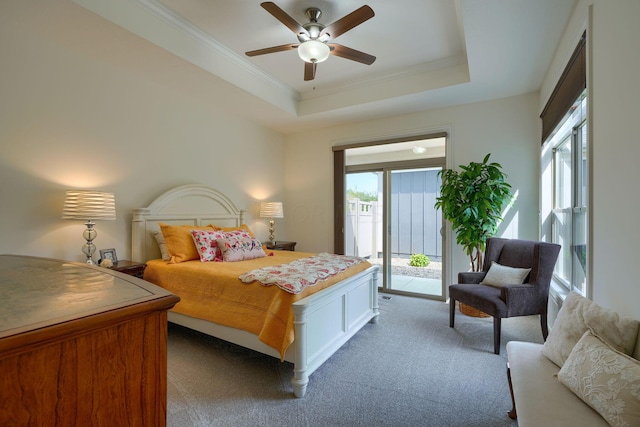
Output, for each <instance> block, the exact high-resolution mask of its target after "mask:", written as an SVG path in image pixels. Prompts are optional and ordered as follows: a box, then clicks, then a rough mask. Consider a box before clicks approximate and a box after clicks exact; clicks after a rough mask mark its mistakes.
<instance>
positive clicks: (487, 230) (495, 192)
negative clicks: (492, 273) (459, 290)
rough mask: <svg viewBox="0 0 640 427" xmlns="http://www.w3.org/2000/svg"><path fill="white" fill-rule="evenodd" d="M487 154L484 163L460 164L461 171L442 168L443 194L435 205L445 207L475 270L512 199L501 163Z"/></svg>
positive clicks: (442, 208)
mask: <svg viewBox="0 0 640 427" xmlns="http://www.w3.org/2000/svg"><path fill="white" fill-rule="evenodd" d="M489 156H491V153H489V154H487V155H486V156H485V158H484V160H483V161H482V163H475V162H471V163H469V165H467V166H460V169H462V171H461V172H457V171H454V170H451V169H443V170H441V171H440V172H439V173H438V175H439V176H440V178H441V180H442V184H441V186H440V196H439V197H437V198H436V204H435V207H436V208H437V209H441V210H442V214H443V215H444V217H445V219H446V220H448V221H449V222H451V226H452V228H453V230H454V231H455V232H456V242H457V243H458V244H459V245H462V246H463V247H464V249H465V251H466V253H467V255H469V258H470V259H471V269H472V271H480V269H481V268H482V262H483V259H482V258H483V253H484V248H485V244H486V242H487V238H488V237H491V236H493V235H494V234H495V233H496V231H497V229H498V224H499V222H500V221H501V220H502V208H503V206H505V204H507V203H509V202H510V199H511V185H509V184H508V183H507V182H506V181H505V178H506V175H505V174H504V173H503V172H502V166H501V165H500V164H499V163H489Z"/></svg>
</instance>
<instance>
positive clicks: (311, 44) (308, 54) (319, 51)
mask: <svg viewBox="0 0 640 427" xmlns="http://www.w3.org/2000/svg"><path fill="white" fill-rule="evenodd" d="M330 52H331V48H330V47H329V46H328V45H327V44H326V43H322V42H319V41H318V40H308V41H306V42H304V43H301V44H300V46H298V55H299V56H300V59H302V60H303V61H305V62H310V63H312V64H313V63H318V62H323V61H326V60H327V58H328V57H329V54H330Z"/></svg>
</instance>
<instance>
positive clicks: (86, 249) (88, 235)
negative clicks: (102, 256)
mask: <svg viewBox="0 0 640 427" xmlns="http://www.w3.org/2000/svg"><path fill="white" fill-rule="evenodd" d="M84 225H86V226H87V228H86V229H85V230H84V232H83V233H82V237H84V239H85V240H86V241H87V242H86V243H85V244H84V245H82V253H83V254H85V255H86V257H87V261H86V263H87V264H92V265H95V262H93V254H94V253H95V251H96V245H94V244H93V239H95V238H96V236H97V235H98V232H97V231H96V230H95V228H93V226H94V225H96V224H95V222H93V221H91V220H89V221H87V222H86V223H85V224H84Z"/></svg>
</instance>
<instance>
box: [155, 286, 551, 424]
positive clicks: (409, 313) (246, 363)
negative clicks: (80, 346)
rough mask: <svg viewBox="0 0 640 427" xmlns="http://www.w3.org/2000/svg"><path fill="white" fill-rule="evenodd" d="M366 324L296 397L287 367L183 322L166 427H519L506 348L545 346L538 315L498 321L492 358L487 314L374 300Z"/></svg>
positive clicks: (172, 363)
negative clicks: (452, 316)
mask: <svg viewBox="0 0 640 427" xmlns="http://www.w3.org/2000/svg"><path fill="white" fill-rule="evenodd" d="M380 313H381V314H380V320H379V323H378V324H368V325H366V326H365V327H364V328H363V329H362V330H361V331H360V332H358V334H356V336H354V337H353V338H352V339H351V340H350V341H349V342H348V343H347V344H346V345H345V346H343V347H342V348H341V349H340V350H338V352H337V353H336V354H335V355H333V356H332V357H331V358H330V359H329V360H328V361H327V362H325V364H324V365H322V366H321V367H320V368H319V369H318V370H317V371H316V372H314V373H313V375H311V378H310V382H309V387H308V389H307V394H306V396H305V397H304V398H302V399H296V398H294V397H293V389H292V386H291V384H290V380H291V377H292V376H293V373H292V365H291V364H289V363H286V362H285V363H280V361H279V360H276V359H274V358H271V357H268V356H264V355H261V354H259V353H256V352H253V351H250V350H246V349H243V348H241V347H238V346H235V345H233V344H229V343H226V342H224V341H221V340H218V339H216V338H212V337H208V336H206V335H203V334H200V333H198V332H194V331H191V330H188V329H185V328H182V327H180V326H176V325H171V324H170V326H169V343H168V352H169V362H168V371H169V373H168V407H167V421H168V425H169V426H172V427H178V426H179V427H186V426H312V427H314V426H323V427H324V426H478V427H480V426H487V427H489V426H490V427H500V426H509V427H514V426H517V423H516V422H515V421H512V420H510V419H509V418H508V417H507V415H506V413H507V411H508V410H509V409H511V399H510V396H509V387H508V384H507V379H506V351H505V345H506V343H507V342H508V341H511V340H520V341H532V342H542V335H541V332H540V326H539V321H538V317H537V316H529V317H519V318H512V319H503V321H502V351H501V354H500V355H499V356H498V355H495V354H493V323H492V319H491V318H482V319H480V318H473V317H468V316H465V315H463V314H460V313H459V312H458V313H457V314H456V328H455V329H451V328H449V306H448V304H446V303H443V302H437V301H429V300H424V299H417V298H410V297H402V296H395V295H394V296H393V297H392V298H391V299H390V300H387V299H384V298H382V296H381V298H380Z"/></svg>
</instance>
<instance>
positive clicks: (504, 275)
mask: <svg viewBox="0 0 640 427" xmlns="http://www.w3.org/2000/svg"><path fill="white" fill-rule="evenodd" d="M530 271H531V269H530V268H515V267H508V266H506V265H500V264H498V263H497V262H495V261H491V267H489V271H487V274H486V275H485V276H484V279H483V280H482V282H480V284H482V285H489V286H495V287H496V288H500V287H502V286H504V285H517V284H521V283H523V282H524V279H526V278H527V275H528V274H529V272H530Z"/></svg>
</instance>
